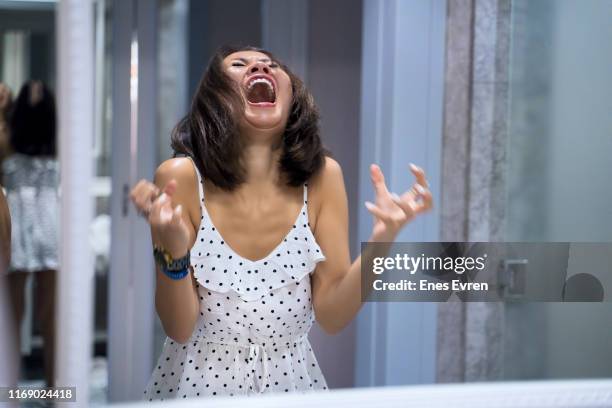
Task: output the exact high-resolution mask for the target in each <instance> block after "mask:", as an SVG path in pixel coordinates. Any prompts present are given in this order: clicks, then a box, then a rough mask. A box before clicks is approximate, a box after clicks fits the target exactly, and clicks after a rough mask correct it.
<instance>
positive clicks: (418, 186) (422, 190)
mask: <svg viewBox="0 0 612 408" xmlns="http://www.w3.org/2000/svg"><path fill="white" fill-rule="evenodd" d="M415 188H416V189H417V191H418V192H419V193H424V192H425V189H424V188H423V186H422V185H420V184H417V185H416V187H415Z"/></svg>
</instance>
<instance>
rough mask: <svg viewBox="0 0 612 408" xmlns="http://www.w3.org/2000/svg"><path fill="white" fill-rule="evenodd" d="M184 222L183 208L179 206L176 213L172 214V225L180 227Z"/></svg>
mask: <svg viewBox="0 0 612 408" xmlns="http://www.w3.org/2000/svg"><path fill="white" fill-rule="evenodd" d="M182 220H183V206H182V205H180V204H179V205H177V206H176V208H175V209H174V211H173V212H172V224H174V225H180V223H181V221H182Z"/></svg>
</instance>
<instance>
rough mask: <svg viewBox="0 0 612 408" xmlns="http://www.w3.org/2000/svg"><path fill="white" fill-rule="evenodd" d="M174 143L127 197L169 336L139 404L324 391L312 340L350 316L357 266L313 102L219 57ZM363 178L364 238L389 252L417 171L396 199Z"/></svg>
mask: <svg viewBox="0 0 612 408" xmlns="http://www.w3.org/2000/svg"><path fill="white" fill-rule="evenodd" d="M172 143H173V147H174V149H175V151H176V152H177V153H179V154H183V155H185V156H187V158H174V159H171V160H168V161H166V162H164V163H162V164H161V166H160V167H159V168H158V169H157V171H156V173H155V184H151V183H149V182H146V181H144V180H143V181H141V182H139V183H138V184H137V185H136V186H135V187H134V189H133V191H132V199H133V201H134V202H135V204H136V206H137V208H138V209H139V210H140V211H141V212H142V213H143V214H144V215H145V216H146V217H147V219H148V222H149V223H150V225H151V232H152V239H153V242H154V245H155V248H156V249H155V251H154V252H155V254H156V260H157V264H158V266H159V267H158V269H157V288H156V309H157V312H158V314H159V316H160V318H161V321H162V324H163V327H164V329H165V331H166V333H167V334H168V336H169V338H168V339H166V343H165V345H164V348H163V351H162V354H161V356H160V358H159V361H158V363H157V365H156V366H155V371H154V373H153V376H152V378H151V379H150V381H149V384H148V386H147V388H146V390H145V397H146V398H149V399H162V398H175V397H178V398H186V397H190V396H204V395H242V394H252V393H261V392H293V391H309V390H318V389H326V388H327V385H326V381H325V378H324V377H323V375H322V373H321V371H320V369H319V365H318V363H317V360H316V358H315V356H314V354H313V352H312V349H311V347H310V344H309V342H308V339H307V337H306V336H307V334H308V331H309V329H310V327H311V325H312V323H313V321H314V319H315V312H316V320H317V321H318V323H319V324H320V325H321V326H322V328H323V329H324V330H326V331H327V332H329V333H336V332H338V331H340V330H341V329H342V328H343V327H344V326H346V325H347V324H348V323H349V322H350V320H351V319H352V318H353V317H354V316H355V314H356V313H357V311H358V310H359V308H360V306H361V297H360V259H357V260H356V261H355V262H354V263H353V264H351V262H350V258H349V247H348V214H347V213H348V210H347V207H348V206H347V198H346V193H345V188H344V182H343V177H342V172H341V169H340V167H339V165H338V163H337V162H335V161H334V160H332V159H331V158H329V157H325V155H324V151H323V148H322V146H321V142H320V138H319V131H318V115H317V112H316V109H315V105H314V102H313V100H312V97H311V96H310V94H309V93H308V91H307V90H306V88H305V87H304V85H303V84H302V82H301V81H300V80H299V79H298V78H296V77H295V76H294V75H293V74H292V73H291V72H290V71H289V69H288V68H287V67H286V66H284V65H282V64H280V63H278V62H277V61H276V60H275V59H274V57H273V56H272V55H271V54H269V53H268V52H265V51H262V50H259V49H256V48H251V47H247V48H228V47H226V48H222V49H221V50H219V51H218V52H217V54H216V55H215V56H214V57H213V59H212V61H211V63H210V65H209V67H208V70H207V71H206V73H205V74H204V76H203V78H202V81H201V82H200V85H199V88H198V90H197V93H196V95H195V97H194V99H193V104H192V107H191V111H190V113H189V114H188V115H187V117H186V118H185V119H184V120H183V121H181V123H179V125H178V127H177V129H176V130H175V132H174V135H173V138H172ZM371 172H372V181H373V183H374V187H375V190H376V204H370V203H368V204H367V206H368V208H369V209H370V212H372V213H373V214H374V215H375V216H376V222H375V224H374V228H373V231H372V235H371V237H370V239H371V240H372V241H390V240H393V239H394V237H395V236H396V234H397V233H398V231H399V230H400V228H401V227H402V226H403V225H404V224H406V223H407V222H408V221H410V220H411V219H412V218H413V217H414V216H415V215H416V214H418V213H420V212H422V211H425V210H427V209H428V208H430V207H431V194H430V193H429V191H428V190H427V181H426V179H425V176H424V173H423V171H422V170H421V169H418V168H416V167H414V168H413V172H414V173H415V175H416V176H417V181H418V183H417V184H415V187H414V188H413V189H412V190H411V191H409V192H407V193H405V194H404V195H403V196H402V197H401V198H399V197H396V196H393V195H391V194H390V193H389V192H388V191H387V189H386V187H385V183H384V179H383V175H382V173H381V171H380V169H379V168H378V167H376V166H372V169H371ZM189 272H191V273H189ZM188 276H189V277H188ZM185 277H187V278H185Z"/></svg>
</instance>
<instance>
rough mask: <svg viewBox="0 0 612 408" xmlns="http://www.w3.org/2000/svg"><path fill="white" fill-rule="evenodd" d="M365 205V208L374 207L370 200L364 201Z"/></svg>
mask: <svg viewBox="0 0 612 408" xmlns="http://www.w3.org/2000/svg"><path fill="white" fill-rule="evenodd" d="M365 206H366V208H367V209H372V208H374V204H372V203H371V202H369V201H366V202H365Z"/></svg>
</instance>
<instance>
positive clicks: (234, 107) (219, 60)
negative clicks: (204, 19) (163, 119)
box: [171, 46, 328, 191]
mask: <svg viewBox="0 0 612 408" xmlns="http://www.w3.org/2000/svg"><path fill="white" fill-rule="evenodd" d="M238 51H257V52H261V53H263V54H266V55H267V56H268V57H269V58H270V59H271V60H273V61H276V62H277V63H278V64H279V66H280V67H281V68H282V69H283V70H284V71H285V72H286V73H287V75H288V76H289V78H290V80H291V87H292V90H293V101H292V106H291V110H290V113H289V118H288V119H287V125H286V127H285V132H284V134H283V139H282V153H281V158H280V162H279V166H280V170H281V174H282V175H283V177H284V179H285V180H286V183H287V184H288V185H290V186H299V185H301V184H303V183H305V182H306V181H307V180H309V179H310V178H311V177H312V176H313V175H315V174H316V173H317V172H318V171H319V170H320V169H321V168H322V167H323V162H324V157H325V155H326V154H328V151H327V150H326V149H325V148H324V147H323V145H322V142H321V138H320V136H319V113H318V110H317V107H316V105H315V103H314V99H313V97H312V95H311V94H310V92H308V90H307V89H306V87H305V86H304V83H303V82H302V81H301V80H300V79H299V78H298V77H297V76H295V75H294V74H293V73H292V72H291V71H290V70H289V68H288V67H287V66H286V65H284V64H282V63H280V62H278V60H277V59H276V58H275V57H274V56H273V55H272V54H271V53H270V52H268V51H265V50H262V49H260V48H257V47H252V46H223V47H221V48H219V49H218V50H217V51H216V52H215V54H214V55H213V57H212V58H211V60H210V62H209V64H208V68H207V69H206V71H205V72H204V75H203V76H202V79H201V80H200V83H199V85H198V89H197V91H196V93H195V95H194V97H193V100H192V103H191V108H190V110H189V113H188V114H187V115H186V116H185V117H184V118H183V119H181V121H180V122H179V123H178V124H177V125H176V127H175V128H174V130H173V131H172V136H171V146H172V148H173V149H174V156H175V157H176V156H177V155H180V154H183V155H187V156H191V157H192V158H193V160H194V162H195V163H196V165H197V166H198V169H199V170H200V172H201V173H202V175H203V177H207V178H208V179H209V180H211V181H212V182H213V184H214V185H215V186H217V187H219V188H222V189H224V190H228V191H229V190H233V189H234V188H236V187H238V186H239V185H240V184H242V183H243V182H244V180H245V176H246V174H245V173H246V170H245V169H244V166H243V165H242V150H243V146H242V141H241V138H240V137H239V131H238V124H239V119H240V118H241V116H242V115H243V114H244V101H243V99H242V96H241V94H240V92H239V91H238V89H237V88H236V86H235V84H234V82H233V80H232V79H231V78H230V77H229V76H228V75H227V74H226V73H225V70H224V68H223V59H224V58H225V57H227V56H228V55H230V54H233V53H234V52H238Z"/></svg>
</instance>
